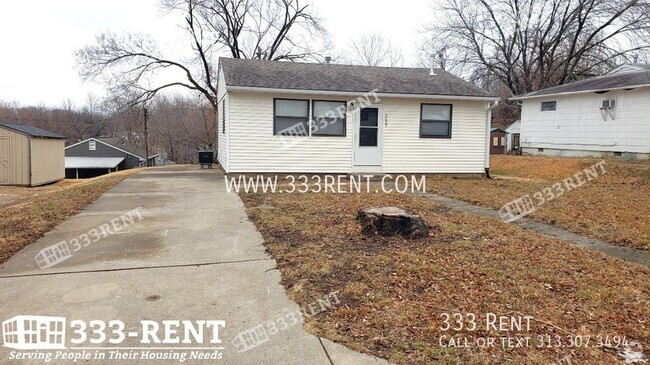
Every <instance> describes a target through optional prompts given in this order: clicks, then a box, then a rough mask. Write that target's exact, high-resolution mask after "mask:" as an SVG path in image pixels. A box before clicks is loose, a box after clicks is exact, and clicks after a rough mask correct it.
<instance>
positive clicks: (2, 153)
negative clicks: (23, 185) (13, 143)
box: [0, 137, 9, 184]
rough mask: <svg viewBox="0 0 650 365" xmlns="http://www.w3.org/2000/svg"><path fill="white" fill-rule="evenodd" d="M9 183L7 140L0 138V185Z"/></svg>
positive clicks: (6, 138)
mask: <svg viewBox="0 0 650 365" xmlns="http://www.w3.org/2000/svg"><path fill="white" fill-rule="evenodd" d="M7 182H9V138H8V137H0V184H5V183H7Z"/></svg>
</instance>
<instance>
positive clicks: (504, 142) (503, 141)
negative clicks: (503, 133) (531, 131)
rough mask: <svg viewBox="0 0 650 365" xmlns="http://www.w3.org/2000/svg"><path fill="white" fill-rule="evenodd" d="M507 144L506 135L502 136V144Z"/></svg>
mask: <svg viewBox="0 0 650 365" xmlns="http://www.w3.org/2000/svg"><path fill="white" fill-rule="evenodd" d="M505 145H506V137H501V146H505Z"/></svg>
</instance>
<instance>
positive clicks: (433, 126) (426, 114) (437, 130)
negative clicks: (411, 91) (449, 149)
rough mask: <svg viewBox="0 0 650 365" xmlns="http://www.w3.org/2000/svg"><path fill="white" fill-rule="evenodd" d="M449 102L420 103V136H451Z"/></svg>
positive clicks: (450, 108)
mask: <svg viewBox="0 0 650 365" xmlns="http://www.w3.org/2000/svg"><path fill="white" fill-rule="evenodd" d="M452 108H453V107H452V105H451V104H422V106H421V108H420V138H451V116H452Z"/></svg>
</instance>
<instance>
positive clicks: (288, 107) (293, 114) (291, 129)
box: [273, 99, 309, 137]
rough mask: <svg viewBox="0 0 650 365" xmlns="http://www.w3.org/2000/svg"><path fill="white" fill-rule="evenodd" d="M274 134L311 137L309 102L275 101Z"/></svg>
mask: <svg viewBox="0 0 650 365" xmlns="http://www.w3.org/2000/svg"><path fill="white" fill-rule="evenodd" d="M273 103H274V105H273V109H274V113H273V114H274V116H273V134H280V135H285V136H287V135H288V136H305V137H306V136H308V135H309V130H308V128H309V125H308V124H309V100H289V99H273Z"/></svg>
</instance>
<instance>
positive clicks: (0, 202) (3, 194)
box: [0, 179, 83, 208]
mask: <svg viewBox="0 0 650 365" xmlns="http://www.w3.org/2000/svg"><path fill="white" fill-rule="evenodd" d="M82 181H83V180H68V179H66V180H61V181H58V182H56V183H53V184H48V185H43V186H36V187H33V188H29V187H24V186H0V208H1V207H6V206H8V205H11V204H16V203H18V202H20V201H22V200H25V199H29V198H31V197H34V196H38V195H41V194H44V193H47V192H50V191H55V190H59V189H62V188H65V187H66V186H70V185H75V184H78V183H80V182H82Z"/></svg>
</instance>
